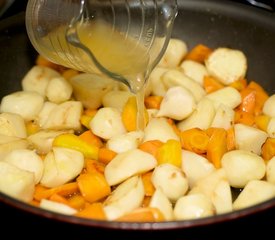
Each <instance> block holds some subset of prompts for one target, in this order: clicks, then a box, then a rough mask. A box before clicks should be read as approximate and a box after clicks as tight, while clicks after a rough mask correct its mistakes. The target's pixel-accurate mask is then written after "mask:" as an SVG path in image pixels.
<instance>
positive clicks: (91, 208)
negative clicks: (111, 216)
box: [75, 203, 106, 220]
mask: <svg viewBox="0 0 275 240" xmlns="http://www.w3.org/2000/svg"><path fill="white" fill-rule="evenodd" d="M75 216H77V217H83V218H90V219H97V220H106V216H105V213H104V210H103V204H102V203H92V204H86V206H85V208H84V209H83V210H82V211H80V212H78V213H76V214H75Z"/></svg>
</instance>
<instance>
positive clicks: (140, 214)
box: [116, 207, 164, 222]
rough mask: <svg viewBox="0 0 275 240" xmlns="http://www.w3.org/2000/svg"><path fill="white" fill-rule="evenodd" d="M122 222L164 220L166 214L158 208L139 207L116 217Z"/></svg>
mask: <svg viewBox="0 0 275 240" xmlns="http://www.w3.org/2000/svg"><path fill="white" fill-rule="evenodd" d="M116 221H121V222H160V221H164V216H163V214H162V213H161V211H160V210H158V208H152V207H146V208H137V209H135V210H134V211H132V212H130V213H127V214H125V215H124V216H122V217H120V218H118V219H116Z"/></svg>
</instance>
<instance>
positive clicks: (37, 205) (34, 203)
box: [29, 200, 40, 207]
mask: <svg viewBox="0 0 275 240" xmlns="http://www.w3.org/2000/svg"><path fill="white" fill-rule="evenodd" d="M29 204H30V205H32V206H35V207H39V206H40V202H38V201H36V200H32V201H30V202H29Z"/></svg>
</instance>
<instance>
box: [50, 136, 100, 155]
mask: <svg viewBox="0 0 275 240" xmlns="http://www.w3.org/2000/svg"><path fill="white" fill-rule="evenodd" d="M53 147H64V148H70V149H74V150H77V151H79V152H82V153H83V155H84V157H85V158H91V159H98V150H99V148H98V147H97V146H95V145H92V144H89V143H87V142H86V141H84V140H82V139H81V138H80V137H78V136H76V135H74V134H71V133H68V134H61V135H59V136H57V137H56V138H55V139H54V141H53Z"/></svg>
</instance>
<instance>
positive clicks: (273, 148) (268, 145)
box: [262, 138, 275, 161]
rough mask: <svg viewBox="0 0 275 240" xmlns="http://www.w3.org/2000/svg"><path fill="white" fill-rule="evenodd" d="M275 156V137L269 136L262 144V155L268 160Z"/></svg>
mask: <svg viewBox="0 0 275 240" xmlns="http://www.w3.org/2000/svg"><path fill="white" fill-rule="evenodd" d="M274 156H275V138H267V140H266V141H265V143H264V144H263V146H262V157H263V159H264V160H266V161H268V160H270V159H271V158H273V157H274Z"/></svg>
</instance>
